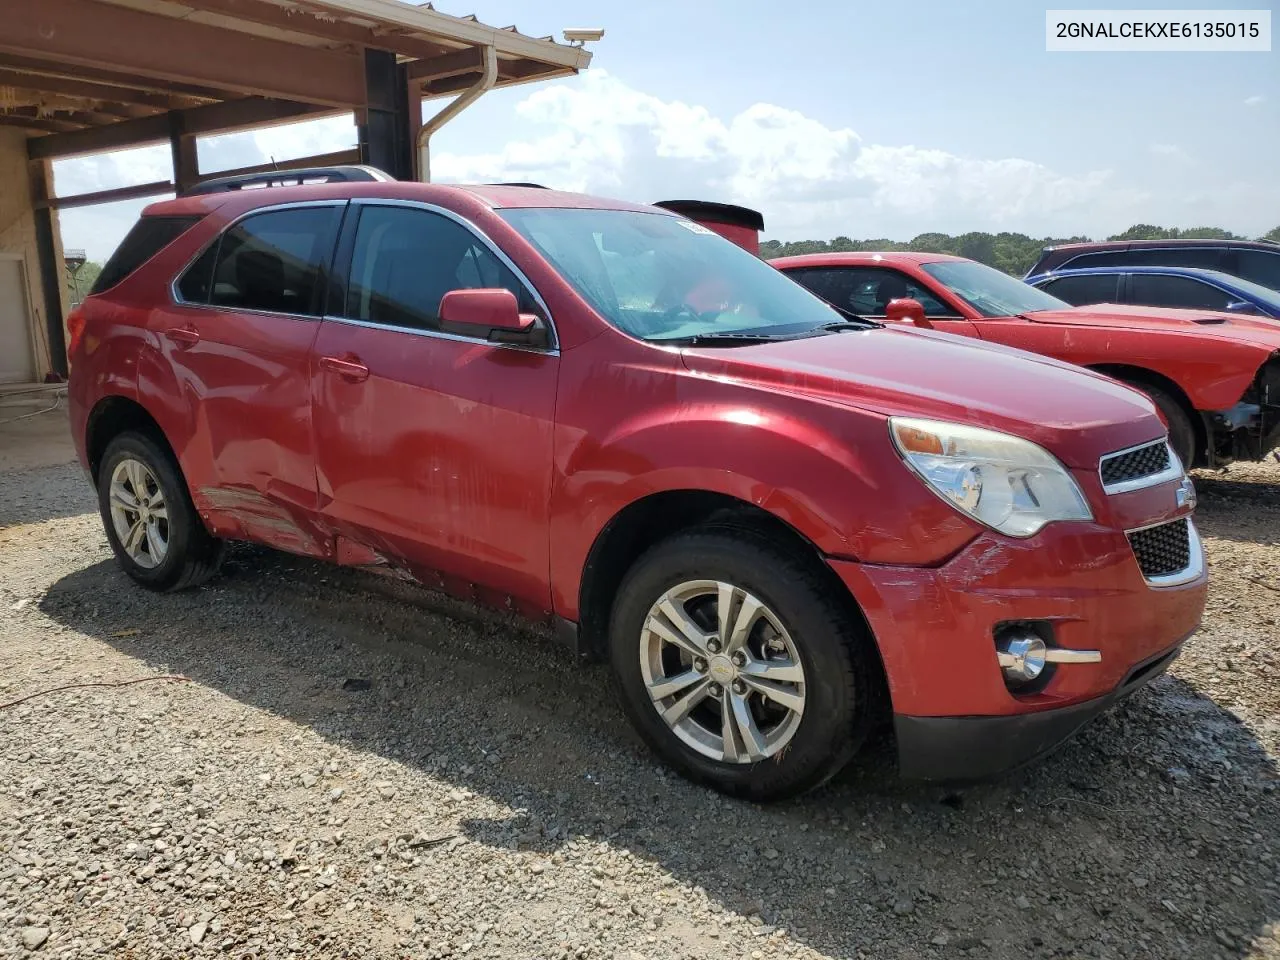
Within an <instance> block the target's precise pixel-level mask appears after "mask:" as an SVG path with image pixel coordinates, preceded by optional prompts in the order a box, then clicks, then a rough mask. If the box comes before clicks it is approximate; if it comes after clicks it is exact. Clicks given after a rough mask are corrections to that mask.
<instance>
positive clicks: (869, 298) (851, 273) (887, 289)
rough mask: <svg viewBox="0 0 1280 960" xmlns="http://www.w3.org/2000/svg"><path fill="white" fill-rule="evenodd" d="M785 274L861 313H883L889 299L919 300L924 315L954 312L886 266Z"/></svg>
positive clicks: (876, 314)
mask: <svg viewBox="0 0 1280 960" xmlns="http://www.w3.org/2000/svg"><path fill="white" fill-rule="evenodd" d="M787 275H788V276H789V277H791V278H792V279H793V280H796V281H798V282H799V283H800V284H801V285H802V286H804V287H807V288H808V289H809V290H810V291H812V292H813V293H816V294H817V295H818V296H820V297H821V298H822V299H823V300H826V301H827V302H828V303H833V304H835V305H836V306H837V307H842V308H844V309H845V310H851V311H853V312H854V313H856V314H859V315H860V316H864V317H883V316H884V312H885V307H886V306H887V305H888V303H889V301H890V300H897V299H901V298H903V297H910V298H911V299H913V300H918V301H920V305H921V306H923V307H924V315H925V316H926V317H957V316H958V314H957V313H956V312H955V311H954V310H952V309H951V308H950V307H948V306H947V305H946V304H945V303H943V302H942V301H941V300H939V299H938V298H937V297H935V296H933V295H932V294H930V293H929V292H928V291H927V290H925V288H924V287H922V286H921V285H920V284H919V283H917V282H916V281H915V280H913V279H911V278H910V277H908V276H907V275H906V274H905V273H902V272H900V271H898V270H891V269H889V268H887V267H808V268H802V269H799V270H790V271H788V273H787Z"/></svg>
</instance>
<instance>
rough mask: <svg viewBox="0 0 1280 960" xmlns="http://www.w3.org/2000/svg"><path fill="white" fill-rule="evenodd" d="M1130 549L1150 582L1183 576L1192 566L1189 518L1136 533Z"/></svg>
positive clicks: (1131, 540)
mask: <svg viewBox="0 0 1280 960" xmlns="http://www.w3.org/2000/svg"><path fill="white" fill-rule="evenodd" d="M1129 546H1131V547H1132V548H1133V555H1134V556H1135V557H1137V558H1138V566H1139V567H1140V568H1141V569H1142V575H1143V576H1144V577H1146V578H1147V579H1148V580H1152V579H1155V578H1156V577H1167V576H1171V575H1172V574H1175V573H1181V572H1182V571H1183V570H1186V569H1187V567H1189V566H1191V530H1190V526H1189V521H1188V520H1187V518H1186V517H1183V518H1182V519H1180V520H1174V521H1173V522H1172V523H1162V524H1160V525H1159V526H1158V527H1148V528H1147V529H1145V530H1135V531H1133V532H1132V533H1130V534H1129Z"/></svg>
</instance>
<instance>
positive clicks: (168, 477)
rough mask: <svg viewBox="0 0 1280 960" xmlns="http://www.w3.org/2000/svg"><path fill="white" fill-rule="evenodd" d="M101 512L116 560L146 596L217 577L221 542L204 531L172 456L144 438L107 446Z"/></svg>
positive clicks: (128, 436)
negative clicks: (152, 591)
mask: <svg viewBox="0 0 1280 960" xmlns="http://www.w3.org/2000/svg"><path fill="white" fill-rule="evenodd" d="M98 507H99V510H100V512H101V514H102V524H103V526H104V527H105V529H106V532H107V541H108V542H109V543H110V544H111V549H112V551H113V552H114V553H115V555H116V559H117V560H118V561H119V562H120V565H121V566H122V567H123V568H124V571H125V573H127V574H128V575H129V576H130V577H132V578H133V579H134V580H135V581H137V582H138V583H139V584H141V585H142V586H144V587H146V588H147V589H148V590H157V591H173V590H185V589H188V588H189V587H195V586H198V585H199V584H201V583H204V582H205V581H206V580H208V579H209V578H210V577H212V576H213V575H214V574H215V573H217V572H218V566H219V564H220V563H221V562H222V554H223V548H224V543H223V541H221V540H218V539H216V538H214V537H212V536H210V534H209V532H208V531H207V530H206V529H205V527H204V523H203V522H202V521H201V520H200V516H199V514H197V513H196V509H195V506H194V505H193V504H192V502H191V494H190V493H189V492H188V490H187V484H186V481H185V480H184V479H183V477H182V473H181V472H180V470H179V468H178V465H177V463H176V462H174V459H173V456H172V455H171V454H170V453H169V452H168V451H167V450H165V449H164V448H163V447H162V446H161V445H160V444H158V443H157V442H156V441H155V440H154V439H152V438H151V437H149V436H147V435H146V434H144V433H139V432H136V431H128V432H126V433H122V434H120V435H119V436H117V437H115V438H114V439H113V440H112V441H111V442H110V443H109V444H108V445H107V449H106V452H105V453H104V454H103V457H102V463H101V467H100V468H99V473H98Z"/></svg>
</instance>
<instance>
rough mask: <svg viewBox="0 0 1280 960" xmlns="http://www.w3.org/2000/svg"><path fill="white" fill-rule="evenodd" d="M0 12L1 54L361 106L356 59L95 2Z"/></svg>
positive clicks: (17, 2)
mask: <svg viewBox="0 0 1280 960" xmlns="http://www.w3.org/2000/svg"><path fill="white" fill-rule="evenodd" d="M0 12H2V14H3V16H2V17H0V22H3V24H4V28H3V30H0V52H5V53H9V54H12V55H16V56H30V55H31V54H32V53H33V52H34V53H35V54H36V55H38V56H42V57H44V58H46V59H54V60H61V61H65V62H67V63H73V64H77V65H80V66H86V67H94V68H107V69H114V70H126V71H128V72H130V73H136V74H140V75H142V76H150V77H156V78H158V79H162V80H170V81H174V82H177V83H196V84H200V85H204V86H211V87H214V88H222V89H227V90H235V91H238V92H240V93H242V94H247V95H251V96H254V95H256V96H268V97H277V98H281V99H289V100H307V101H310V102H312V103H323V104H328V105H330V106H338V107H348V108H350V107H357V106H359V105H361V104H362V103H364V61H363V59H362V58H361V56H359V55H357V54H355V53H351V52H339V51H331V50H322V49H317V48H313V47H305V46H300V45H298V44H291V43H285V42H283V41H280V40H269V39H266V38H265V37H257V36H254V35H252V34H248V33H242V32H240V31H237V30H227V29H223V28H221V27H211V26H207V25H205V24H201V23H194V22H192V21H190V20H179V19H175V18H173V17H166V16H160V15H157V14H150V13H143V12H141V11H138V10H133V9H130V8H128V7H121V6H116V5H115V4H110V3H95V2H94V0H40V2H39V3H30V2H27V0H2V2H0ZM104 39H105V40H109V42H104Z"/></svg>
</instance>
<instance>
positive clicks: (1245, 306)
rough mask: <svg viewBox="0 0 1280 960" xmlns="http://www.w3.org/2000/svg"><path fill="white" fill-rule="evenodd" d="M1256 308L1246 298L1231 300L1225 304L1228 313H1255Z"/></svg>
mask: <svg viewBox="0 0 1280 960" xmlns="http://www.w3.org/2000/svg"><path fill="white" fill-rule="evenodd" d="M1257 309H1258V308H1257V307H1255V306H1254V305H1253V304H1252V303H1250V302H1249V301H1248V300H1232V301H1231V302H1230V303H1228V304H1227V306H1226V310H1227V312H1228V313H1257Z"/></svg>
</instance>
